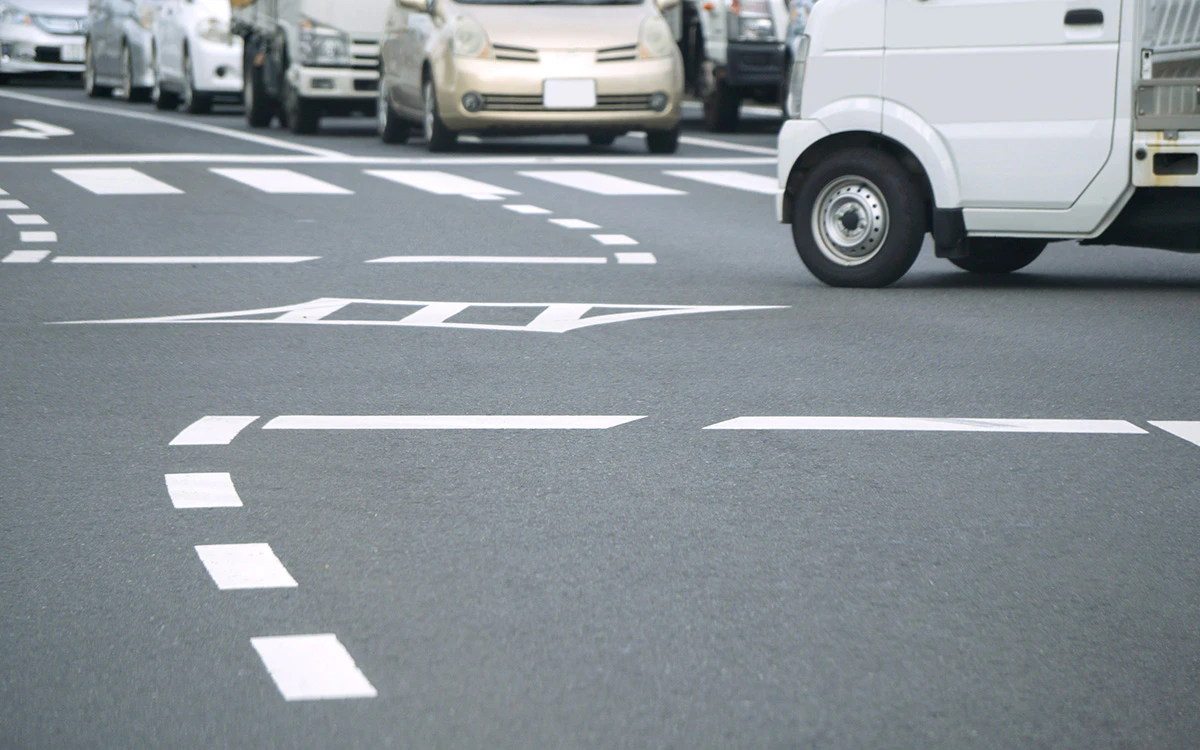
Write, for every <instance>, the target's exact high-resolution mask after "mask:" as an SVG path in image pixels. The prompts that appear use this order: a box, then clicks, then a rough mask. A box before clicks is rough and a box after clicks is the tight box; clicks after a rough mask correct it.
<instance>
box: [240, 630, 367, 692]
mask: <svg viewBox="0 0 1200 750" xmlns="http://www.w3.org/2000/svg"><path fill="white" fill-rule="evenodd" d="M250 645H251V646H253V647H254V650H255V651H256V652H258V656H259V658H260V659H262V662H263V666H264V667H266V668H267V673H268V674H270V675H271V679H272V680H274V681H275V687H277V688H279V692H280V693H281V694H282V695H283V699H284V700H286V701H306V700H331V699H340V698H374V697H375V696H376V695H378V692H377V691H376V690H375V687H374V686H373V685H372V684H371V683H370V681H369V680H367V678H366V675H364V674H363V673H362V671H361V670H360V669H359V668H358V665H357V664H355V663H354V657H352V656H350V652H349V651H347V650H346V647H345V646H343V645H342V642H341V641H339V640H338V637H337V636H336V635H334V634H333V633H321V634H319V635H280V636H265V637H260V638H251V639H250Z"/></svg>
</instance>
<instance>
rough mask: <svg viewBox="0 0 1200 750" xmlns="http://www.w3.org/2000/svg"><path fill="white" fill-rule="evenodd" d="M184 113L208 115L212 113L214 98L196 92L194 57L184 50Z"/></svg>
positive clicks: (181, 102)
mask: <svg viewBox="0 0 1200 750" xmlns="http://www.w3.org/2000/svg"><path fill="white" fill-rule="evenodd" d="M180 104H181V106H182V107H183V111H184V112H187V113H188V114H189V115H206V114H208V113H209V112H212V105H213V98H212V95H211V94H205V93H204V92H202V91H197V90H196V74H195V71H194V70H193V69H192V56H191V55H190V54H189V53H188V50H187V48H186V47H185V48H184V50H183V95H182V96H181V97H180Z"/></svg>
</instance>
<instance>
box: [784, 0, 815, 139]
mask: <svg viewBox="0 0 1200 750" xmlns="http://www.w3.org/2000/svg"><path fill="white" fill-rule="evenodd" d="M815 2H816V0H792V5H791V14H790V17H791V21H790V22H789V23H788V28H787V34H785V35H784V39H783V81H782V82H781V83H780V85H779V107H780V109H782V110H783V117H784V119H787V118H789V117H797V116H799V114H800V113H799V112H798V111H797V110H796V104H797V102H796V101H795V97H793V96H792V73H793V72H794V71H795V65H796V61H797V60H802V59H803V57H804V54H803V50H801V48H800V45H801V44H802V43H803V42H802V39H801V38H802V37H803V36H804V31H805V29H807V28H808V16H809V14H810V13H812V9H813V4H814V3H815Z"/></svg>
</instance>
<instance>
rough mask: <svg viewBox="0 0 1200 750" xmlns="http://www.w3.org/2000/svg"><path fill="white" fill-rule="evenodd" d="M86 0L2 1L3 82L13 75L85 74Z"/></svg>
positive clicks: (0, 53)
mask: <svg viewBox="0 0 1200 750" xmlns="http://www.w3.org/2000/svg"><path fill="white" fill-rule="evenodd" d="M87 14H88V2H87V0H0V83H5V82H6V81H7V80H8V78H9V77H10V76H12V75H13V74H25V73H82V72H83V55H84V53H83V49H84V42H83V34H84V30H85V28H86V25H87Z"/></svg>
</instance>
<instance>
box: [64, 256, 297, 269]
mask: <svg viewBox="0 0 1200 750" xmlns="http://www.w3.org/2000/svg"><path fill="white" fill-rule="evenodd" d="M320 257H321V256H319V255H59V256H57V257H55V258H54V259H53V260H51V261H50V262H51V263H69V264H74V265H171V266H173V265H188V264H209V265H211V264H222V263H306V262H308V261H310V260H319V259H320Z"/></svg>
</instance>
